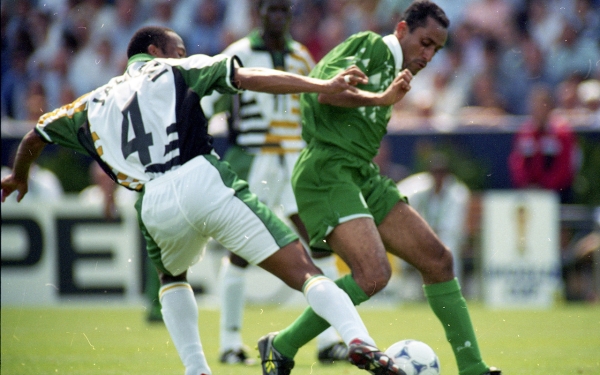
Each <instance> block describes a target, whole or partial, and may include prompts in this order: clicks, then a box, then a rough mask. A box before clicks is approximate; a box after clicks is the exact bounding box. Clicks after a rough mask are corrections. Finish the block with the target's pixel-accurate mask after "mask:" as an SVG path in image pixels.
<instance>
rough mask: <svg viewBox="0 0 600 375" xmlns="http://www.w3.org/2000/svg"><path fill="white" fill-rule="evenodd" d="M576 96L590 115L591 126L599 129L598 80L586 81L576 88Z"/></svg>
mask: <svg viewBox="0 0 600 375" xmlns="http://www.w3.org/2000/svg"><path fill="white" fill-rule="evenodd" d="M577 96H578V97H579V101H580V102H581V103H582V104H583V106H584V108H585V109H586V110H587V111H589V113H590V115H592V121H593V123H592V125H593V126H595V127H600V80H598V79H588V80H586V81H583V82H581V83H580V84H579V85H578V86H577Z"/></svg>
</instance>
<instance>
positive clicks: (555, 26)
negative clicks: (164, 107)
mask: <svg viewBox="0 0 600 375" xmlns="http://www.w3.org/2000/svg"><path fill="white" fill-rule="evenodd" d="M526 3H527V4H528V6H527V10H526V25H527V26H526V28H527V31H528V33H529V34H530V35H531V37H532V38H533V40H535V42H536V44H537V45H538V46H540V48H541V49H542V51H543V52H544V53H548V52H549V51H550V50H551V49H552V46H553V45H554V43H555V42H556V41H557V40H558V38H559V37H560V34H561V33H562V29H563V24H564V18H563V16H562V15H561V11H560V9H559V7H558V6H556V5H557V4H556V1H554V3H553V2H551V1H535V0H528V1H527V2H526ZM563 12H564V10H563Z"/></svg>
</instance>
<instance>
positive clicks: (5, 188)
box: [2, 130, 46, 202]
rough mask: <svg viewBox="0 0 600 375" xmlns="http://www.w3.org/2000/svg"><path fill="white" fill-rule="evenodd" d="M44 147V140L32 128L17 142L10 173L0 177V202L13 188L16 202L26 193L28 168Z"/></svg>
mask: <svg viewBox="0 0 600 375" xmlns="http://www.w3.org/2000/svg"><path fill="white" fill-rule="evenodd" d="M44 147H46V142H44V141H43V140H42V138H40V136H39V135H37V133H36V132H35V131H33V130H30V131H29V132H28V133H27V134H25V136H24V137H23V140H22V141H21V144H19V148H18V149H17V154H16V155H15V162H14V165H13V170H12V173H11V174H10V175H8V176H6V177H5V178H3V179H2V202H4V200H5V199H6V197H8V196H9V195H11V194H12V193H13V192H14V191H15V190H16V191H18V192H19V193H18V195H17V202H20V201H21V199H23V197H24V196H25V194H27V190H28V179H29V168H30V167H31V164H33V162H34V161H35V160H36V159H37V158H38V157H39V156H40V154H41V153H42V151H43V150H44Z"/></svg>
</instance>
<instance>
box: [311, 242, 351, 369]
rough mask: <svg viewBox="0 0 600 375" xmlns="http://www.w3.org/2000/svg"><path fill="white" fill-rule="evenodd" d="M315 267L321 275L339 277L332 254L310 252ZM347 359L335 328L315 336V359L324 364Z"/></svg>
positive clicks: (346, 353)
mask: <svg viewBox="0 0 600 375" xmlns="http://www.w3.org/2000/svg"><path fill="white" fill-rule="evenodd" d="M311 258H312V260H313V262H314V263H315V265H316V266H317V267H319V269H321V271H323V275H325V276H327V277H328V278H330V279H331V280H337V279H338V278H339V277H340V275H339V271H338V268H337V264H336V259H335V257H334V256H333V253H324V252H316V251H313V252H311ZM347 358H348V347H347V346H346V344H345V343H344V341H343V340H342V339H341V337H340V335H339V334H338V333H337V331H336V330H335V328H333V327H329V328H327V329H326V330H325V331H323V332H321V333H320V334H319V335H318V336H317V359H318V360H319V362H321V363H324V364H331V363H335V362H336V361H345V360H346V359H347Z"/></svg>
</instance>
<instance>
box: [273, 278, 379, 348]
mask: <svg viewBox="0 0 600 375" xmlns="http://www.w3.org/2000/svg"><path fill="white" fill-rule="evenodd" d="M335 283H336V284H337V286H339V287H340V289H342V290H343V291H345V292H346V293H347V294H348V296H349V297H350V300H351V301H352V303H353V304H354V305H355V306H356V305H359V304H361V303H362V302H364V301H366V300H368V299H369V296H367V294H366V293H365V292H364V291H363V290H362V289H361V288H360V287H359V286H358V284H357V283H356V281H354V278H352V275H346V276H343V277H341V278H339V279H337V280H336V281H335ZM327 328H329V323H327V321H326V320H325V319H323V318H321V317H320V316H319V315H317V314H316V313H315V312H314V311H313V309H312V308H310V307H307V308H306V310H304V312H302V314H301V315H300V316H299V317H298V318H297V319H296V320H295V321H294V322H293V323H292V324H290V325H289V326H287V327H286V328H285V329H283V330H282V331H281V332H279V333H278V334H277V336H275V339H274V340H273V346H274V347H275V349H277V351H278V352H279V353H281V354H283V355H284V356H286V357H289V358H294V357H295V356H296V353H298V349H300V348H301V347H302V346H304V345H306V344H307V343H308V342H309V341H310V340H312V339H314V338H315V337H317V336H318V335H319V334H320V333H321V332H323V331H324V330H326V329H327Z"/></svg>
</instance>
